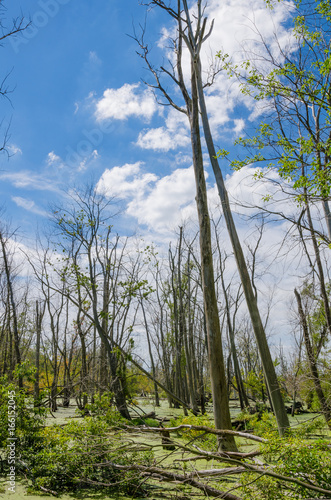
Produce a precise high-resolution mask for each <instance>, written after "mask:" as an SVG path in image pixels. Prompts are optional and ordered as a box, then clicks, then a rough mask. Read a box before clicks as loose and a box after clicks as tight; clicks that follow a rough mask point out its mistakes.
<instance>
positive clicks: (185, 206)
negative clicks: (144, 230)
mask: <svg viewBox="0 0 331 500" xmlns="http://www.w3.org/2000/svg"><path fill="white" fill-rule="evenodd" d="M194 197H195V181H194V174H193V168H192V167H189V168H178V169H176V170H174V171H173V172H172V173H171V174H170V175H166V176H164V177H162V178H161V179H158V180H157V181H156V182H155V183H154V185H153V189H151V190H150V192H149V193H147V195H145V196H139V197H134V198H133V199H132V201H130V202H129V204H128V207H127V213H128V214H129V215H131V216H133V217H136V218H137V219H138V221H139V223H140V224H145V225H147V226H148V227H149V228H151V229H153V230H155V231H162V230H164V229H173V228H174V227H175V226H176V225H177V224H178V223H180V221H181V220H182V219H185V218H187V217H189V216H191V215H192V209H191V205H192V202H193V201H194ZM193 207H194V205H193ZM193 213H194V209H193Z"/></svg>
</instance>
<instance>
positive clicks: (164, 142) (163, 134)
mask: <svg viewBox="0 0 331 500" xmlns="http://www.w3.org/2000/svg"><path fill="white" fill-rule="evenodd" d="M189 144H190V138H189V137H188V136H187V130H185V129H182V128H180V129H179V130H177V131H176V132H175V133H171V132H170V131H169V129H166V128H165V127H159V128H152V129H149V130H147V131H143V132H140V134H139V136H138V140H137V146H139V147H140V148H142V149H153V150H155V151H170V150H171V149H177V148H178V147H181V146H188V145H189Z"/></svg>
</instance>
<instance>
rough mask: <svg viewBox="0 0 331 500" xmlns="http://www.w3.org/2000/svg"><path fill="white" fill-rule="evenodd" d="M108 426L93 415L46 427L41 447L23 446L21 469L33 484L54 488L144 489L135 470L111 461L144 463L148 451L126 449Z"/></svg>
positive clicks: (133, 491) (135, 492) (133, 492)
mask: <svg viewBox="0 0 331 500" xmlns="http://www.w3.org/2000/svg"><path fill="white" fill-rule="evenodd" d="M108 429H109V426H108V424H107V422H106V421H104V420H100V419H97V418H87V419H85V420H84V421H83V422H70V423H69V424H68V425H66V426H64V427H61V426H55V425H54V426H50V427H46V428H45V429H44V430H43V432H42V433H41V437H42V443H43V445H42V447H41V448H39V449H38V450H37V452H36V449H35V448H34V447H31V448H30V449H26V450H24V453H23V458H24V463H25V464H27V468H26V471H25V472H26V473H27V475H28V477H29V478H30V479H31V480H32V481H33V484H34V486H36V487H40V486H43V487H46V488H49V489H52V490H55V491H58V492H62V491H71V490H74V491H77V489H86V488H93V489H105V488H106V490H107V491H108V492H109V493H110V492H114V491H116V492H123V493H126V494H130V495H140V494H142V493H144V487H143V486H141V485H140V483H139V481H137V475H136V473H134V472H132V471H128V472H124V471H122V470H118V469H116V467H115V466H114V465H115V464H116V465H131V464H134V463H137V462H138V463H140V464H142V465H148V464H150V463H151V461H152V458H153V457H152V454H151V452H149V451H148V452H145V451H143V452H137V451H134V450H133V451H130V449H129V447H128V446H126V444H125V442H124V441H123V439H122V436H121V435H118V434H117V435H116V436H115V435H112V434H109V430H108ZM98 483H103V484H98ZM105 485H108V486H105Z"/></svg>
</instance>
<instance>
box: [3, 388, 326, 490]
mask: <svg viewBox="0 0 331 500" xmlns="http://www.w3.org/2000/svg"><path fill="white" fill-rule="evenodd" d="M230 410H231V417H232V419H235V418H236V416H237V415H238V413H240V408H239V405H238V402H237V401H231V404H230ZM150 412H155V413H156V417H157V418H158V419H163V418H164V419H166V420H167V421H169V420H171V419H176V418H177V417H179V416H182V415H183V409H176V408H169V406H168V403H167V401H162V402H161V407H155V405H154V401H153V400H152V399H148V398H138V399H137V400H136V401H135V404H134V405H132V406H131V407H130V413H131V415H132V417H133V418H136V417H138V416H142V415H143V414H144V413H146V414H148V413H150ZM207 414H208V416H210V418H211V419H212V406H211V405H209V406H208V407H207ZM317 415H318V414H316V413H303V414H299V415H295V416H294V417H290V423H291V426H296V425H299V424H300V423H302V422H305V421H307V420H311V419H314V418H316V416H317ZM77 418H79V417H78V416H77V414H76V407H75V406H71V407H69V408H63V407H59V409H58V411H56V412H55V413H54V414H50V415H49V416H48V417H47V421H46V425H54V424H57V425H65V424H66V423H68V422H69V421H70V420H76V419H77ZM167 423H169V422H167ZM130 439H131V440H132V441H134V442H137V441H139V442H140V443H148V445H150V446H153V445H160V436H159V435H151V434H144V435H142V434H141V433H139V432H138V430H137V432H135V431H134V430H133V432H130ZM176 441H179V442H180V441H181V440H180V438H179V439H176ZM242 446H244V447H245V451H250V450H251V449H252V448H254V446H253V445H252V444H251V443H249V442H246V443H244V442H242V443H241V447H242ZM154 453H155V455H156V457H157V459H158V460H162V461H163V464H168V463H169V464H172V463H173V462H174V461H175V460H177V459H179V458H180V455H181V452H180V451H175V452H169V451H167V452H166V453H165V452H164V450H163V449H162V447H161V446H159V449H158V450H157V449H156V450H155V451H154ZM199 462H200V463H196V464H195V465H196V466H198V465H199V466H200V467H202V468H204V467H206V464H207V461H206V460H200V461H199ZM191 496H192V494H191ZM194 497H195V498H197V499H201V498H205V497H203V495H201V493H200V494H199V493H197V494H196V495H194ZM46 498H47V499H49V498H50V495H47V494H42V493H40V494H39V493H35V492H34V493H30V492H29V487H28V481H25V480H18V481H17V483H16V488H15V493H12V492H10V491H8V489H7V487H6V483H5V479H3V478H2V479H1V478H0V500H1V499H4V500H9V499H11V500H43V499H46ZM59 498H61V500H73V499H77V500H80V499H84V500H115V499H118V500H129V498H132V497H126V496H124V495H118V496H116V495H111V496H109V494H105V493H102V492H100V491H98V492H95V493H94V492H93V491H91V490H88V491H84V490H80V491H77V492H71V493H66V494H62V495H60V497H59ZM148 498H150V499H153V500H161V499H163V500H164V498H168V499H170V498H172V499H178V500H179V499H182V500H184V499H187V500H188V497H187V496H185V493H184V491H183V494H179V495H178V491H176V492H175V491H174V489H173V486H172V485H170V484H169V483H166V484H165V486H164V488H162V487H160V485H158V486H156V489H155V492H154V493H151V496H149V497H148Z"/></svg>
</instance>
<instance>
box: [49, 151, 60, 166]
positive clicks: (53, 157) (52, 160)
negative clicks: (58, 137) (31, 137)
mask: <svg viewBox="0 0 331 500" xmlns="http://www.w3.org/2000/svg"><path fill="white" fill-rule="evenodd" d="M46 163H47V165H48V166H52V165H54V164H59V163H62V160H61V158H60V157H59V156H58V155H56V154H55V153H54V151H51V152H50V153H48V155H47V160H46Z"/></svg>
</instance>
